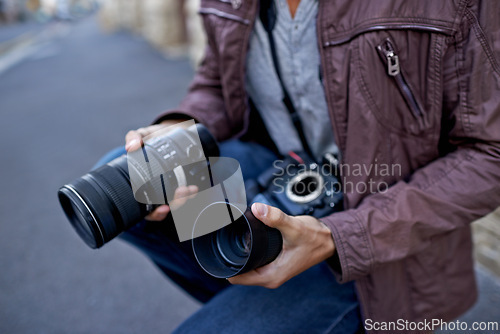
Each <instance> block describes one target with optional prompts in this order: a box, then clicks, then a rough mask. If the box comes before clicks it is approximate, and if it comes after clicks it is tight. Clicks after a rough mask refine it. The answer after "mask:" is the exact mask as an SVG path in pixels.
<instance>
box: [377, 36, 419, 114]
mask: <svg viewBox="0 0 500 334" xmlns="http://www.w3.org/2000/svg"><path fill="white" fill-rule="evenodd" d="M377 51H378V53H379V55H380V59H382V62H383V63H384V64H385V66H386V67H387V75H389V76H390V77H392V78H393V79H394V81H395V82H396V85H397V86H398V89H399V91H400V92H401V95H403V98H404V99H405V102H406V104H407V105H408V107H409V108H410V110H411V111H412V113H413V116H415V117H416V118H419V117H422V110H421V108H420V105H419V104H418V102H417V99H416V98H415V95H414V94H413V92H412V90H411V88H410V86H409V85H408V82H407V81H406V79H405V77H404V75H403V72H402V71H401V65H400V63H399V56H398V54H397V52H396V48H395V47H394V43H393V42H392V41H391V39H390V38H386V39H385V40H384V41H383V42H382V43H380V44H379V45H377Z"/></svg>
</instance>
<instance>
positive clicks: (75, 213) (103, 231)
mask: <svg viewBox="0 0 500 334" xmlns="http://www.w3.org/2000/svg"><path fill="white" fill-rule="evenodd" d="M192 124H193V125H191V126H189V127H187V128H186V127H184V128H182V127H178V128H176V129H175V130H173V131H171V132H168V133H166V134H165V135H162V136H158V137H154V138H153V139H151V140H147V141H145V143H144V145H143V147H142V148H141V149H140V150H137V151H134V152H133V154H130V152H129V154H127V155H123V156H121V157H119V158H117V159H115V160H113V161H111V162H109V163H107V164H106V165H104V166H101V167H99V168H97V169H95V170H93V171H91V172H89V173H88V174H86V175H84V176H82V177H80V178H78V179H76V180H75V181H73V182H71V183H69V184H66V185H64V186H63V187H61V188H60V189H59V191H58V197H59V201H60V204H61V206H62V208H63V210H64V212H65V214H66V216H67V218H68V219H69V221H70V223H71V224H72V226H73V227H74V229H75V231H76V232H77V233H78V235H79V236H80V237H81V239H82V240H83V241H84V242H85V243H86V244H87V245H88V246H89V247H91V248H100V247H102V246H103V245H104V244H105V243H107V242H109V241H110V240H112V239H113V238H115V237H116V236H118V235H119V234H120V233H121V232H123V231H125V230H127V229H128V228H130V227H132V226H133V225H135V224H136V223H138V222H139V221H141V220H142V219H143V218H144V217H145V216H146V215H147V214H148V213H150V212H152V211H153V210H154V209H155V208H156V207H157V206H158V205H160V204H169V203H168V200H167V199H169V198H170V199H172V198H174V196H173V195H174V193H175V190H176V189H177V188H178V187H180V186H185V185H197V186H198V189H199V191H198V193H197V194H196V195H194V199H195V200H197V202H196V203H197V205H194V206H193V205H190V202H189V201H188V202H186V204H185V205H184V206H182V209H181V210H178V211H177V213H176V211H175V210H171V212H172V217H173V218H174V220H175V219H176V217H175V215H176V214H178V212H182V211H183V210H184V213H186V212H187V214H188V215H190V217H191V221H193V223H192V224H187V226H188V227H189V228H190V231H189V232H191V231H192V234H191V233H190V235H189V236H190V238H185V239H191V243H192V249H193V253H194V255H195V257H196V260H197V261H198V264H199V265H200V266H201V267H202V268H203V269H204V270H205V271H206V272H207V273H208V274H210V275H212V276H214V277H218V278H228V277H232V276H235V275H238V274H241V273H244V272H247V271H250V270H252V269H255V268H258V267H260V266H263V265H265V264H267V263H270V262H271V261H273V260H274V259H275V258H276V257H277V256H278V254H279V253H280V251H281V249H282V244H283V239H282V236H281V233H280V232H279V231H278V230H277V229H274V228H270V227H268V226H267V225H265V224H263V223H262V222H260V221H259V220H258V219H256V218H255V217H254V216H253V214H252V212H251V210H250V209H249V208H248V205H249V204H250V205H251V204H252V203H254V202H262V203H265V204H268V205H272V206H275V207H278V208H280V209H282V210H283V211H284V212H285V213H287V214H289V215H301V214H309V215H313V216H316V217H323V216H325V215H327V214H330V213H332V212H334V211H339V210H341V207H342V194H341V192H340V191H339V190H340V188H339V182H338V181H337V178H336V177H335V175H334V173H332V171H331V170H330V171H327V172H326V173H321V168H320V167H321V166H320V165H318V164H316V163H315V162H314V160H313V159H311V158H310V157H308V156H307V154H305V153H293V152H291V153H290V155H288V156H287V157H285V159H283V160H277V161H276V162H275V163H274V164H273V166H272V167H271V168H269V169H268V170H267V171H265V172H264V173H262V174H261V175H260V176H259V177H258V179H257V180H255V181H253V182H247V184H245V186H243V178H242V176H241V170H240V167H239V163H238V162H237V161H236V160H234V159H228V158H223V157H220V158H218V156H219V148H218V144H217V142H216V141H215V139H214V138H213V136H212V135H211V134H210V132H209V131H208V129H206V128H205V127H204V126H203V125H201V124H194V122H192ZM206 157H208V158H206ZM328 165H332V164H331V163H326V164H324V166H328ZM239 180H241V182H240V181H239ZM328 186H329V187H330V188H328ZM213 189H220V190H222V191H221V192H220V193H221V194H222V195H219V196H218V197H217V196H215V195H213V196H212V194H215V192H210V191H212V190H213ZM205 190H207V191H205ZM334 190H336V191H334ZM207 194H208V195H207ZM199 198H201V200H200V199H199ZM248 199H250V201H248ZM191 203H193V202H191ZM200 203H201V204H200ZM171 208H172V205H171ZM193 217H194V218H193ZM214 223H216V225H214ZM207 226H208V229H207ZM176 227H177V232H178V235H179V236H180V230H179V226H177V224H176ZM179 239H180V241H183V240H182V238H179Z"/></svg>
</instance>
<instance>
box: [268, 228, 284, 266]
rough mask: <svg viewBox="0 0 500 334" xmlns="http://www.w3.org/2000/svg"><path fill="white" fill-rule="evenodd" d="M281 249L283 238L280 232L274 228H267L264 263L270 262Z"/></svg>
mask: <svg viewBox="0 0 500 334" xmlns="http://www.w3.org/2000/svg"><path fill="white" fill-rule="evenodd" d="M282 249H283V237H282V236H281V232H280V231H279V230H277V229H275V228H270V227H267V252H266V263H265V264H268V263H270V262H272V261H273V260H274V259H276V257H278V255H279V253H280V252H281V250H282Z"/></svg>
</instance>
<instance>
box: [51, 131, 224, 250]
mask: <svg viewBox="0 0 500 334" xmlns="http://www.w3.org/2000/svg"><path fill="white" fill-rule="evenodd" d="M203 153H205V154H206V155H207V156H210V155H211V156H218V155H219V147H218V145H217V142H216V141H215V139H214V138H213V137H212V135H211V134H210V132H209V131H208V130H207V129H206V128H205V127H204V126H203V125H201V124H194V122H193V125H192V126H190V127H189V128H187V129H183V128H177V129H175V130H173V131H172V132H170V133H168V134H167V135H165V136H160V137H157V138H153V139H152V140H150V141H147V143H145V144H144V146H143V147H142V149H141V150H137V151H136V152H135V153H134V154H128V155H123V156H121V157H119V158H117V159H115V160H113V161H111V162H109V163H108V164H106V165H104V166H101V167H99V168H97V169H95V170H93V171H91V172H89V173H88V174H86V175H84V176H82V177H80V178H78V179H77V180H75V181H73V182H72V183H69V184H66V185H64V186H63V187H61V188H60V189H59V191H58V197H59V202H60V204H61V206H62V208H63V210H64V213H65V214H66V216H67V218H68V219H69V221H70V223H71V224H72V225H73V227H74V229H75V231H76V232H77V233H78V235H79V236H80V237H81V239H82V240H83V241H84V242H85V243H86V244H87V245H88V246H89V247H91V248H99V247H102V246H103V245H104V244H105V243H107V242H108V241H110V240H112V239H113V238H115V237H116V236H117V235H119V234H120V233H121V232H123V231H125V230H126V229H128V228H130V227H131V226H133V225H135V224H136V223H138V222H139V221H141V220H142V219H143V218H144V217H145V216H146V215H147V214H148V213H150V212H152V211H153V210H154V209H155V208H156V207H157V206H158V204H159V203H165V204H166V203H167V201H166V199H167V198H172V197H173V193H174V192H175V189H176V188H177V187H179V186H181V185H190V184H197V185H205V187H209V186H210V184H209V183H208V184H207V182H208V177H207V175H206V168H204V167H206V164H207V160H206V159H205V157H204V155H203ZM134 180H135V184H134ZM169 196H171V197H169Z"/></svg>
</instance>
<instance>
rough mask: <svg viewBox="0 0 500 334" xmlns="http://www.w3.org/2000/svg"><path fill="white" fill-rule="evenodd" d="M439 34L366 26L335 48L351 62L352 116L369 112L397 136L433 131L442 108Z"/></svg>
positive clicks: (350, 90) (355, 117) (348, 78)
mask: <svg viewBox="0 0 500 334" xmlns="http://www.w3.org/2000/svg"><path fill="white" fill-rule="evenodd" d="M440 36H441V35H439V34H436V33H432V32H428V31H421V30H405V29H401V30H373V31H372V30H367V31H365V32H363V33H360V34H358V35H356V36H355V37H353V38H352V39H351V40H350V41H349V42H348V43H345V44H341V45H339V46H338V49H342V48H343V49H345V54H346V55H347V56H349V57H350V58H351V60H350V61H349V68H350V70H349V74H348V76H346V80H347V81H349V82H350V87H349V92H350V94H356V95H357V96H360V97H362V100H357V99H355V98H351V97H350V98H349V101H350V103H349V105H351V106H352V107H353V108H352V110H353V112H352V113H351V114H349V117H350V118H351V119H358V118H360V117H361V118H366V117H368V116H367V115H358V114H359V111H358V112H357V111H356V110H354V105H353V103H354V104H355V105H359V107H356V109H358V110H360V111H361V110H363V112H365V113H366V112H370V114H371V115H372V116H373V117H375V119H376V120H377V121H378V122H379V124H380V125H381V126H382V127H384V128H386V129H389V130H391V131H393V132H396V133H399V134H401V135H409V136H421V135H422V134H424V133H426V134H430V133H433V132H435V131H436V129H437V128H436V126H437V124H438V123H439V121H440V115H439V113H440V112H441V110H440V108H441V106H440V103H441V102H440V101H441V100H442V99H441V98H440V96H439V94H440V90H441V81H442V78H441V63H440V57H441V56H440V52H441V51H440V50H439V49H438V47H437V45H438V41H440V40H441V37H440Z"/></svg>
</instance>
